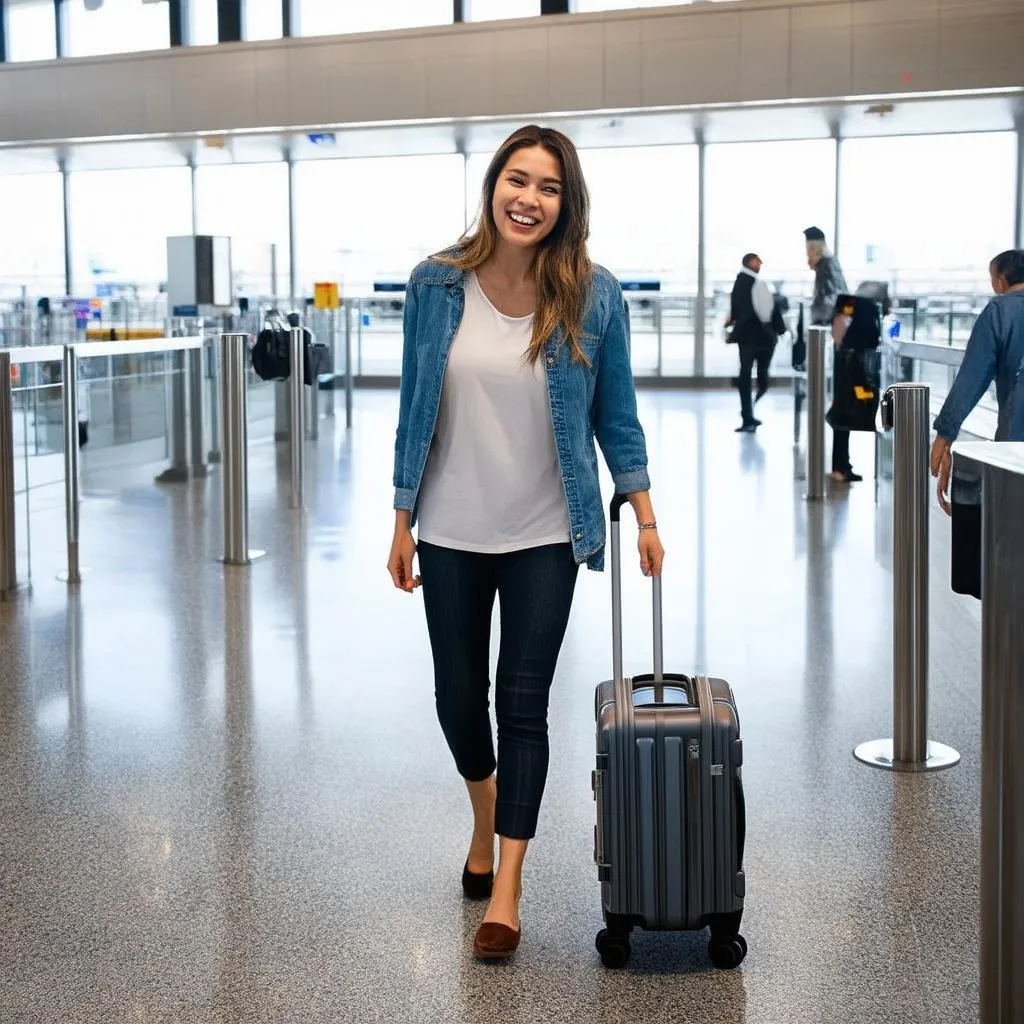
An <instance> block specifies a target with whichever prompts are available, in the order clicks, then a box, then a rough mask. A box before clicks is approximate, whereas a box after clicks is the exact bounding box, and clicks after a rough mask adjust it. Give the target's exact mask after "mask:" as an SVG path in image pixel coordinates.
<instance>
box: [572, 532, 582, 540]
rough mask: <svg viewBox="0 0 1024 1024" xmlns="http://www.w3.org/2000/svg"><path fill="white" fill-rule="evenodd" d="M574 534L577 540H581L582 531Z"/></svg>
mask: <svg viewBox="0 0 1024 1024" xmlns="http://www.w3.org/2000/svg"><path fill="white" fill-rule="evenodd" d="M574 536H575V537H576V539H577V540H583V534H582V533H576V534H574Z"/></svg>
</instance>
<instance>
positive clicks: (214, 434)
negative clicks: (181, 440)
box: [203, 335, 248, 463]
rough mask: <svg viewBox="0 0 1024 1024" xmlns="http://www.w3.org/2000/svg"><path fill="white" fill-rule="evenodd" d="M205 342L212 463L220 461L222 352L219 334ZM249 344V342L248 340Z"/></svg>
mask: <svg viewBox="0 0 1024 1024" xmlns="http://www.w3.org/2000/svg"><path fill="white" fill-rule="evenodd" d="M207 340H208V342H209V344H207V342H206V341H204V342H203V347H204V349H205V352H206V376H207V379H208V380H209V382H210V384H209V398H210V451H209V454H208V455H207V459H208V461H209V462H211V463H218V462H220V458H221V455H220V403H219V394H218V393H219V391H220V365H219V364H220V360H219V356H220V353H219V352H218V351H217V336H216V335H214V336H213V337H211V338H209V339H207ZM246 344H247V345H248V342H246Z"/></svg>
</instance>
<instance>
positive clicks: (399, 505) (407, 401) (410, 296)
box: [392, 280, 419, 511]
mask: <svg viewBox="0 0 1024 1024" xmlns="http://www.w3.org/2000/svg"><path fill="white" fill-rule="evenodd" d="M402 337H403V340H402V385H401V392H400V397H399V407H398V429H397V430H396V431H395V471H394V479H393V481H392V482H393V483H394V485H395V502H394V507H395V508H396V509H404V510H407V511H411V510H412V507H413V503H414V502H415V499H416V494H415V492H414V490H413V488H412V487H411V486H410V481H409V480H408V479H407V476H406V473H407V466H406V458H405V452H406V443H407V441H408V436H409V418H410V416H411V413H412V400H413V395H414V394H415V392H416V374H417V371H418V368H419V366H418V360H417V358H416V286H415V285H414V284H413V282H412V280H410V281H409V283H408V285H407V286H406V289H405V311H404V314H403V317H402Z"/></svg>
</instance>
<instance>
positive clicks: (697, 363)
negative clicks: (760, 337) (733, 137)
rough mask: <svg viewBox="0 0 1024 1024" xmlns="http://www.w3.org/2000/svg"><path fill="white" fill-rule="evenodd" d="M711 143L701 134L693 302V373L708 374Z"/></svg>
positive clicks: (698, 152) (698, 140) (698, 148)
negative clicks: (708, 161)
mask: <svg viewBox="0 0 1024 1024" xmlns="http://www.w3.org/2000/svg"><path fill="white" fill-rule="evenodd" d="M706 185H707V144H706V143H705V141H704V133H703V132H699V133H698V135H697V298H696V300H695V302H694V304H693V375H694V377H703V376H704V342H705V337H704V333H705V332H704V325H705V321H706V320H707V297H706V293H707V285H708V282H707V188H706Z"/></svg>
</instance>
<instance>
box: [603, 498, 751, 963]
mask: <svg viewBox="0 0 1024 1024" xmlns="http://www.w3.org/2000/svg"><path fill="white" fill-rule="evenodd" d="M624 502H625V498H624V497H623V496H622V495H616V496H615V498H614V499H613V501H612V506H611V531H610V532H611V563H612V564H611V582H612V633H613V642H612V649H613V678H612V679H610V680H607V681H605V682H603V683H600V684H599V685H598V687H597V694H596V700H595V711H596V715H597V768H596V770H595V771H594V774H593V788H594V799H595V801H596V803H597V827H596V830H595V843H594V860H595V861H596V863H597V870H598V877H599V879H600V881H601V903H602V910H603V912H604V919H605V924H606V927H605V928H604V929H602V931H601V932H600V933H599V934H598V936H597V943H596V944H597V949H598V952H599V953H600V954H601V960H602V962H603V963H604V964H605V966H606V967H624V966H625V965H626V963H627V962H628V960H629V955H630V947H629V934H630V931H631V930H632V929H633V928H634V927H640V928H645V929H652V930H655V929H656V930H666V931H667V930H673V931H684V930H685V931H690V930H694V931H695V930H700V929H703V928H708V927H709V928H710V929H711V941H710V943H709V945H708V953H709V955H710V957H711V960H712V962H713V963H714V964H715V966H716V967H722V968H731V967H737V966H738V965H739V964H740V963H741V962H742V960H743V958H744V956H746V952H747V944H746V942H745V941H744V939H743V936H742V935H740V934H739V929H740V920H741V918H742V916H743V897H744V888H745V886H744V875H743V843H744V836H745V832H746V814H745V807H744V801H743V783H742V779H741V768H740V766H741V765H742V763H743V744H742V741H741V740H740V734H739V715H738V714H737V711H736V702H735V700H734V698H733V694H732V689H731V688H730V686H729V684H728V683H727V682H725V680H723V679H708V678H707V677H705V676H696V677H693V678H690V677H688V676H683V675H672V674H666V673H665V672H664V671H663V651H662V609H661V580H660V578H658V577H655V578H654V580H653V586H654V673H653V674H652V675H642V676H633V677H632V678H631V679H630V678H626V677H624V676H623V672H622V556H621V547H620V540H619V512H620V510H621V507H622V505H623V503H624Z"/></svg>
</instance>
